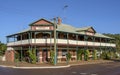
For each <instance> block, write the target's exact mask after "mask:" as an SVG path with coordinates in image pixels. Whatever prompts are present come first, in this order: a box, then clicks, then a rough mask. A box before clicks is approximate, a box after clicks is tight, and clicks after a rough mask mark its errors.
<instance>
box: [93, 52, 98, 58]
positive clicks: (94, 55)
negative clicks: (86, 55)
mask: <svg viewBox="0 0 120 75" xmlns="http://www.w3.org/2000/svg"><path fill="white" fill-rule="evenodd" d="M93 59H94V60H96V59H97V50H94V51H93Z"/></svg>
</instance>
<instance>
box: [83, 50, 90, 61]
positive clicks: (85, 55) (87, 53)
mask: <svg viewBox="0 0 120 75" xmlns="http://www.w3.org/2000/svg"><path fill="white" fill-rule="evenodd" d="M89 55H90V53H89V50H85V51H84V59H85V60H86V61H87V60H88V59H89Z"/></svg>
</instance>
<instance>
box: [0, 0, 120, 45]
mask: <svg viewBox="0 0 120 75" xmlns="http://www.w3.org/2000/svg"><path fill="white" fill-rule="evenodd" d="M65 5H67V6H68V7H67V8H65V9H63V8H64V6H65ZM58 16H59V17H61V18H62V21H63V23H66V24H70V25H72V26H74V27H85V26H93V28H94V29H95V30H96V31H97V32H99V33H112V34H118V33H120V0H0V26H1V27H0V41H2V42H4V43H6V37H5V36H7V35H9V34H13V33H16V32H19V31H21V30H23V29H26V28H28V25H29V24H30V23H32V22H34V21H36V20H38V19H40V18H46V19H47V20H50V19H52V18H53V17H58Z"/></svg>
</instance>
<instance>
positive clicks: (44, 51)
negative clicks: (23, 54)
mask: <svg viewBox="0 0 120 75" xmlns="http://www.w3.org/2000/svg"><path fill="white" fill-rule="evenodd" d="M42 57H43V62H48V51H47V49H44V50H43V53H42Z"/></svg>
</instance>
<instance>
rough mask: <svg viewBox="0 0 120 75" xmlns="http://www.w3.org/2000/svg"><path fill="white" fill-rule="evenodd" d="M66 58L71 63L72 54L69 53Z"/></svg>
mask: <svg viewBox="0 0 120 75" xmlns="http://www.w3.org/2000/svg"><path fill="white" fill-rule="evenodd" d="M66 58H67V60H68V61H70V59H71V54H70V52H68V53H67V54H66Z"/></svg>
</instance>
